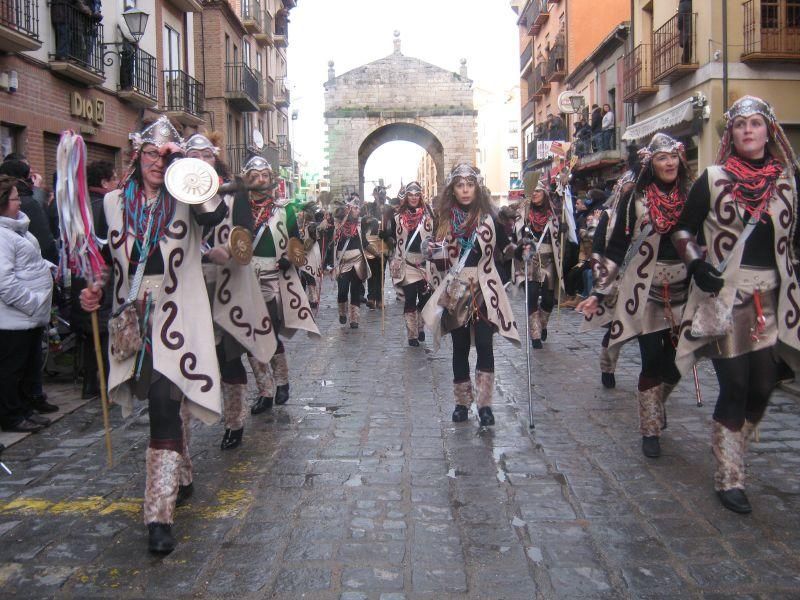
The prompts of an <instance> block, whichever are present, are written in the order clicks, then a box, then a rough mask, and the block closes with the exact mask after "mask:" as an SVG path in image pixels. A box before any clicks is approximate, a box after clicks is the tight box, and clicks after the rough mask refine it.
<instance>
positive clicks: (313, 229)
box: [308, 223, 317, 242]
mask: <svg viewBox="0 0 800 600" xmlns="http://www.w3.org/2000/svg"><path fill="white" fill-rule="evenodd" d="M308 237H310V238H311V239H312V240H314V241H315V242H316V241H317V224H316V223H310V224H309V226H308Z"/></svg>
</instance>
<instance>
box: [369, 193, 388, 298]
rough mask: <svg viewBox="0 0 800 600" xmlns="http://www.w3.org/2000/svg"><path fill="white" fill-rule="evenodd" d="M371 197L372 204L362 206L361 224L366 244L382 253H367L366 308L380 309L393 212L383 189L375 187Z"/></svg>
mask: <svg viewBox="0 0 800 600" xmlns="http://www.w3.org/2000/svg"><path fill="white" fill-rule="evenodd" d="M372 197H373V199H374V202H372V203H371V204H365V205H364V207H365V208H366V209H367V210H366V213H367V214H366V215H364V221H365V222H363V223H362V227H363V228H364V231H365V233H366V239H367V242H369V244H370V245H371V246H373V247H374V248H375V249H376V250H382V252H371V251H369V250H368V251H367V263H368V264H369V270H370V273H371V275H370V277H369V279H368V280H367V306H368V307H369V308H370V309H373V308H381V305H382V304H383V300H384V297H383V284H384V279H385V277H386V270H387V269H388V267H387V266H386V265H387V260H388V257H389V253H390V251H391V248H390V247H389V244H388V243H387V242H388V240H389V238H390V231H391V228H392V220H393V217H394V211H393V210H392V208H391V207H390V206H389V205H388V204H387V203H386V188H385V187H383V186H382V185H378V186H375V188H374V189H373V190H372ZM381 254H383V257H381ZM381 265H383V266H381Z"/></svg>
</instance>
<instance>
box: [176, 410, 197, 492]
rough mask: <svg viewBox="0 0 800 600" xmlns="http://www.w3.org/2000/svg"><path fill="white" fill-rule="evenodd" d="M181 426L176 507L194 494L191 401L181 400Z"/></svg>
mask: <svg viewBox="0 0 800 600" xmlns="http://www.w3.org/2000/svg"><path fill="white" fill-rule="evenodd" d="M181 427H182V428H183V444H182V446H181V448H182V450H181V466H180V470H179V471H178V497H177V498H176V499H175V507H176V508H177V507H178V506H183V505H184V504H186V502H188V500H189V498H191V497H192V494H194V483H193V481H194V471H193V469H192V456H191V454H189V440H190V439H191V437H192V415H191V413H190V412H189V403H188V402H186V400H184V401H182V402H181Z"/></svg>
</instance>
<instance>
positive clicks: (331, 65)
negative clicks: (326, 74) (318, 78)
mask: <svg viewBox="0 0 800 600" xmlns="http://www.w3.org/2000/svg"><path fill="white" fill-rule="evenodd" d="M328 66H329V67H331V68H333V61H332V60H329V61H328Z"/></svg>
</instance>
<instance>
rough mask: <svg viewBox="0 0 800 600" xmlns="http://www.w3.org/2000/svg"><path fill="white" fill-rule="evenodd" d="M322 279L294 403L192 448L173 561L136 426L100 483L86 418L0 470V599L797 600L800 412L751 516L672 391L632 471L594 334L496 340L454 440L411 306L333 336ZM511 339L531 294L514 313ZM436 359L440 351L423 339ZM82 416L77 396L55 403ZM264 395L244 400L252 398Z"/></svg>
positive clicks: (769, 456) (633, 365)
mask: <svg viewBox="0 0 800 600" xmlns="http://www.w3.org/2000/svg"><path fill="white" fill-rule="evenodd" d="M332 287H333V286H332V285H331V283H330V281H329V280H326V281H325V288H326V289H325V291H324V302H323V307H322V311H321V319H320V320H321V323H320V330H321V332H322V334H323V338H322V340H321V341H318V342H314V341H313V340H310V339H308V338H306V337H305V336H300V335H298V336H297V337H296V338H295V339H293V340H290V341H289V342H288V344H287V347H288V350H289V354H290V357H291V358H290V380H291V398H290V400H289V404H288V405H286V406H284V407H276V408H274V409H273V410H272V411H271V413H267V414H264V415H259V416H256V417H249V420H248V422H247V424H246V425H245V435H244V443H243V445H242V446H241V447H240V448H239V449H236V450H232V451H226V452H222V451H220V450H219V442H220V440H221V438H222V431H223V430H222V426H221V425H216V426H214V427H203V426H200V425H197V426H195V427H194V429H193V439H192V445H191V449H192V455H193V459H194V466H195V488H196V491H195V495H194V497H193V498H192V499H191V501H190V503H189V504H188V505H187V506H185V507H182V508H180V509H178V511H177V515H176V522H175V527H174V530H175V533H176V536H177V539H178V548H177V549H176V550H175V552H173V553H172V554H170V555H169V556H167V557H165V558H157V557H154V556H151V555H149V554H148V553H147V551H146V546H147V531H146V528H145V527H144V525H143V524H142V519H141V497H142V494H143V489H144V453H145V448H146V446H147V440H148V427H147V415H146V412H145V413H144V414H140V415H138V416H134V417H132V418H130V419H128V420H125V421H123V420H122V418H121V416H120V412H119V408H117V407H115V408H113V410H112V423H113V426H114V432H113V445H114V460H115V464H114V466H113V467H112V468H110V469H108V468H107V467H106V461H105V446H104V441H103V437H102V417H101V411H100V408H99V402H97V401H93V402H91V403H89V404H87V405H86V406H84V407H82V408H80V409H78V410H76V411H75V412H73V413H71V414H69V415H68V416H66V417H65V418H63V419H62V420H60V421H59V422H58V423H56V424H54V425H53V426H51V427H50V428H49V429H46V430H45V431H43V432H42V433H40V434H37V435H33V436H30V437H28V438H26V439H24V440H22V441H21V442H19V443H17V444H15V445H14V446H12V447H11V448H9V449H7V450H6V451H5V453H4V455H3V461H4V462H6V464H8V466H9V467H10V468H11V469H12V470H13V476H7V475H6V474H5V473H0V590H2V593H1V594H0V595H2V597H3V598H45V597H56V598H81V599H82V598H125V599H133V598H170V599H172V600H177V599H178V598H223V597H226V598H230V597H235V598H243V599H247V598H287V599H289V598H291V599H294V598H301V597H302V598H312V599H313V598H326V599H327V598H333V599H339V598H341V599H342V600H345V599H346V600H357V599H374V600H378V599H380V600H399V599H401V598H409V599H410V598H420V599H436V600H444V599H455V598H486V599H493V600H494V599H509V600H510V599H516V598H520V599H523V598H524V599H528V598H645V597H657V596H658V597H674V598H677V597H680V598H723V597H725V598H739V599H744V598H763V599H766V598H769V599H777V598H787V599H788V598H797V597H798V591H797V590H798V589H800V558H798V557H799V556H800V535H798V534H800V520H799V519H798V514H800V407H798V402H797V400H796V399H795V398H794V397H792V396H789V395H787V394H785V393H783V392H779V393H776V394H775V395H774V397H773V401H772V404H771V407H770V409H769V411H768V414H767V417H766V418H765V420H764V422H763V423H762V426H761V428H760V432H759V433H760V438H759V441H758V442H755V443H753V444H752V450H751V452H750V454H749V456H748V481H749V486H748V493H749V497H750V500H751V502H752V503H753V509H754V510H753V513H752V514H751V515H749V516H739V515H735V514H733V513H731V512H729V511H727V510H725V509H724V508H722V506H721V505H720V504H719V502H718V500H717V498H716V496H715V495H714V491H713V485H712V475H713V459H712V455H711V451H710V416H711V412H712V410H713V405H714V399H715V396H716V392H715V388H716V382H715V379H714V375H713V372H712V370H711V366H710V364H709V363H703V364H702V365H701V367H700V377H701V382H702V384H703V395H704V399H705V406H704V407H702V408H698V407H696V406H695V399H694V396H695V394H694V384H693V382H692V381H682V382H681V384H680V386H679V388H678V390H677V391H676V393H675V394H674V395H673V396H672V398H671V400H670V404H669V428H668V429H667V430H666V431H665V432H664V433H665V435H664V437H663V438H662V449H663V455H662V457H661V458H660V459H657V460H651V459H646V458H644V457H643V456H642V454H641V451H640V443H641V438H640V436H639V432H638V420H637V413H636V409H635V404H634V398H633V389H634V386H635V381H636V376H637V374H638V361H639V359H638V349H637V347H636V345H635V344H628V345H627V346H626V347H625V348H624V350H623V355H622V358H621V359H620V368H619V369H618V372H617V388H616V389H615V390H604V389H603V388H602V387H601V386H600V376H599V369H598V366H597V362H598V361H597V354H598V348H599V339H600V334H599V333H594V334H589V335H580V334H578V333H577V329H578V325H579V321H580V318H579V316H578V315H576V314H574V313H572V312H562V314H561V317H560V320H558V319H557V318H556V316H555V314H554V315H553V320H552V321H551V327H550V338H549V340H548V341H547V342H546V344H545V349H544V350H539V351H536V352H535V354H534V355H533V356H534V359H533V372H534V383H535V388H534V402H535V412H534V417H535V422H536V429H535V430H533V431H532V432H529V430H528V426H527V419H528V414H527V393H526V375H525V351H524V349H516V348H514V347H512V346H511V345H509V344H507V343H506V342H504V341H502V339H501V338H500V337H499V336H496V337H495V340H496V342H495V343H496V347H495V360H496V365H497V387H498V390H499V392H498V393H497V395H496V397H495V416H496V419H497V425H496V426H495V427H494V428H491V429H489V430H483V431H481V430H480V429H479V427H478V425H477V419H476V417H475V415H474V414H473V415H471V417H472V418H471V419H470V421H469V422H468V423H463V424H459V425H455V424H453V423H452V422H451V420H450V413H451V411H452V384H451V380H452V372H451V365H450V349H449V342H446V343H445V344H443V346H442V348H441V350H440V351H439V352H438V353H437V354H433V353H432V351H431V345H432V344H431V342H430V341H429V342H426V343H423V344H422V346H423V347H421V348H409V347H407V346H406V342H405V330H404V328H403V324H402V316H401V305H400V304H398V303H396V302H395V301H394V296H393V294H392V295H391V299H390V300H389V301H388V302H387V311H386V315H385V317H386V320H385V325H386V330H385V336H381V327H380V325H381V313H380V311H367V310H364V309H362V324H361V328H360V329H357V330H351V329H350V328H349V327H347V326H341V325H339V324H338V322H336V306H335V298H334V297H333V295H332V294H333V291H332ZM513 302H514V308H515V315H516V316H517V318H518V320H520V324H522V322H521V319H520V315H522V310H523V307H522V295H521V294H519V295H517V297H516V298H515V299H513ZM429 339H430V336H429ZM64 387H65V389H67V390H68V392H64V393H62V394H60V395H61V396H64V394H65V393H69V394H72V395H73V396H78V395H79V386H76V387H72V386H64ZM253 393H254V388H253V386H252V382H251V395H252V394H253Z"/></svg>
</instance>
